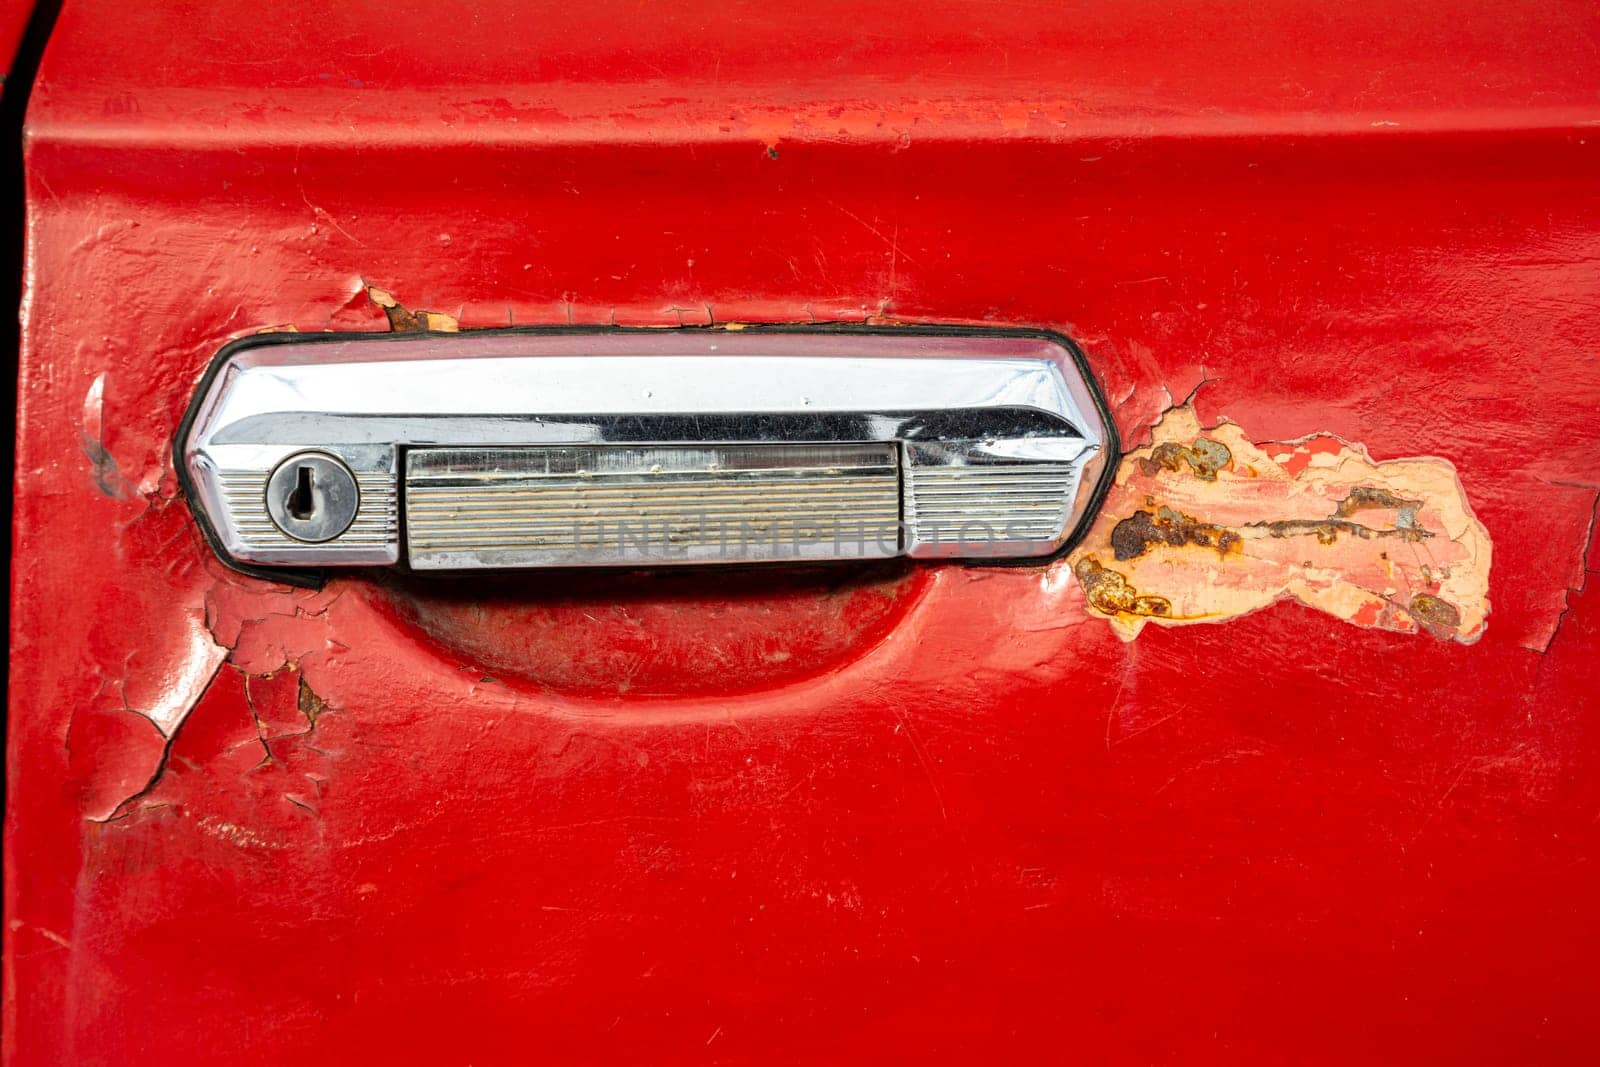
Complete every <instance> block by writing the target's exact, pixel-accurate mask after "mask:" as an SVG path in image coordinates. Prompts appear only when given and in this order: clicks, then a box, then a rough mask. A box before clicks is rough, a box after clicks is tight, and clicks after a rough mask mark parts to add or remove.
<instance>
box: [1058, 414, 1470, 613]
mask: <svg viewBox="0 0 1600 1067" xmlns="http://www.w3.org/2000/svg"><path fill="white" fill-rule="evenodd" d="M1492 557H1493V545H1492V543H1491V542H1490V539H1489V534H1488V531H1487V530H1486V529H1484V526H1483V524H1482V523H1481V522H1479V521H1478V520H1477V518H1476V516H1474V514H1473V512H1472V508H1471V505H1470V504H1469V503H1468V502H1467V498H1466V491H1465V489H1464V488H1463V487H1462V485H1461V482H1460V480H1459V479H1458V478H1457V477H1456V471H1455V468H1454V467H1453V466H1451V465H1450V464H1449V463H1448V462H1446V461H1444V460H1441V459H1426V458H1425V459H1407V460H1386V461H1383V462H1374V461H1373V460H1372V458H1371V457H1370V456H1368V455H1367V453H1366V451H1365V449H1363V448H1362V447H1361V446H1359V445H1351V444H1349V443H1347V442H1344V441H1340V440H1338V439H1336V438H1333V437H1331V436H1327V435H1318V436H1317V437H1314V438H1310V439H1308V440H1307V441H1303V442H1296V443H1292V444H1288V445H1272V444H1268V445H1265V446H1258V445H1256V444H1255V443H1254V442H1252V441H1250V440H1249V438H1248V437H1246V436H1245V434H1244V432H1243V430H1242V428H1240V427H1238V426H1235V425H1233V424H1231V423H1228V422H1223V423H1221V424H1219V425H1217V426H1214V427H1210V428H1204V427H1202V426H1201V425H1200V422H1199V419H1198V418H1197V417H1196V416H1195V413H1194V409H1193V408H1191V407H1189V406H1187V405H1185V406H1182V407H1177V408H1173V409H1172V410H1170V411H1168V412H1167V413H1166V414H1165V415H1164V416H1163V417H1162V419H1161V421H1160V422H1159V423H1158V424H1157V425H1156V427H1155V429H1154V431H1153V436H1152V443H1151V444H1149V445H1148V446H1146V447H1144V448H1140V449H1136V450H1134V451H1133V452H1131V453H1129V454H1128V455H1127V456H1126V457H1125V458H1124V459H1123V460H1122V463H1121V466H1120V467H1119V468H1118V471H1117V477H1116V484H1115V485H1114V486H1113V488H1112V490H1111V492H1110V494H1109V495H1108V496H1107V498H1106V501H1105V504H1104V506H1103V508H1102V511H1101V514H1100V515H1099V517H1098V518H1097V519H1096V521H1095V524H1094V528H1093V529H1091V530H1090V531H1089V533H1088V535H1087V536H1086V537H1085V538H1084V539H1083V542H1082V543H1081V544H1080V545H1079V546H1078V548H1077V549H1076V550H1075V551H1074V552H1073V553H1072V555H1071V556H1070V558H1069V560H1068V564H1067V565H1069V566H1071V568H1072V570H1073V573H1074V575H1075V576H1076V577H1077V579H1078V581H1079V584H1080V585H1081V586H1082V587H1083V589H1084V592H1085V595H1086V597H1087V599H1088V602H1089V605H1090V607H1091V608H1092V609H1094V610H1095V611H1096V612H1098V613H1100V614H1101V615H1103V616H1105V617H1106V618H1108V619H1109V620H1110V621H1111V623H1112V625H1113V627H1115V628H1116V630H1117V632H1118V633H1119V634H1121V635H1122V636H1124V637H1127V638H1129V639H1132V638H1133V637H1135V636H1137V635H1138V633H1139V631H1140V630H1141V629H1143V628H1144V626H1145V625H1146V624H1147V623H1149V622H1154V623H1157V624H1158V625H1164V626H1176V625H1184V624H1188V623H1194V622H1223V621H1227V620H1230V619H1234V618H1237V617H1238V616H1240V615H1243V614H1245V613H1246V612H1250V611H1257V610H1260V609H1262V608H1265V607H1268V606H1270V605H1272V604H1274V603H1276V602H1278V601H1280V600H1283V599H1289V598H1292V599H1295V600H1298V601H1300V602H1301V603H1303V604H1307V605H1310V606H1312V607H1316V608H1319V609H1321V610H1323V611H1326V612H1328V613H1330V614H1332V615H1334V616H1336V617H1338V618H1341V619H1344V620H1345V621H1347V622H1353V623H1355V624H1356V625H1360V626H1375V627H1378V628H1380V629H1385V630H1395V631H1399V632H1401V633H1413V632H1417V631H1419V630H1421V631H1425V632H1427V633H1430V634H1432V635H1433V636H1435V637H1438V638H1440V639H1442V640H1458V641H1461V642H1463V643H1465V644H1471V643H1473V642H1475V641H1477V640H1478V638H1479V637H1481V636H1482V635H1483V631H1484V628H1485V626H1486V625H1487V618H1488V614H1489V601H1488V596H1487V594H1488V589H1489V575H1490V564H1491V560H1492Z"/></svg>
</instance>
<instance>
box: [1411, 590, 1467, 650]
mask: <svg viewBox="0 0 1600 1067" xmlns="http://www.w3.org/2000/svg"><path fill="white" fill-rule="evenodd" d="M1406 610H1407V611H1409V612H1410V613H1411V617H1412V618H1413V619H1416V620H1417V623H1418V625H1420V626H1421V627H1422V628H1423V629H1424V630H1427V631H1428V632H1429V633H1430V634H1432V635H1433V636H1435V637H1438V638H1441V639H1443V640H1449V639H1450V638H1451V637H1454V636H1455V634H1456V631H1457V630H1458V629H1460V627H1461V612H1460V610H1459V609H1457V608H1456V606H1455V605H1454V604H1452V603H1450V602H1449V601H1448V600H1441V599H1439V598H1438V597H1436V596H1434V595H1433V594H1431V593H1417V594H1416V595H1414V596H1413V597H1412V598H1411V602H1410V603H1409V604H1407V605H1406Z"/></svg>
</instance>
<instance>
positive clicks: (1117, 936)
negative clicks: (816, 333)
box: [4, 0, 1600, 1067]
mask: <svg viewBox="0 0 1600 1067" xmlns="http://www.w3.org/2000/svg"><path fill="white" fill-rule="evenodd" d="M6 91H7V92H8V93H9V92H11V91H12V87H11V86H7V89H6ZM27 122H28V126H27V142H26V144H27V154H26V166H27V183H26V198H27V231H26V240H27V245H26V247H27V260H26V278H25V281H26V289H25V294H24V300H23V305H22V318H23V344H22V350H21V357H20V374H19V390H18V392H19V396H18V399H19V411H18V421H17V472H16V495H15V531H14V544H13V560H12V568H13V569H12V574H13V578H12V615H11V618H12V623H11V627H12V630H11V634H12V652H11V689H10V693H11V696H10V728H9V739H8V777H9V795H8V802H7V813H6V824H5V860H6V870H5V907H6V919H7V922H6V926H5V930H4V937H5V954H4V962H5V973H4V979H5V981H4V984H5V994H4V995H5V1002H4V1011H5V1015H4V1029H5V1036H4V1042H5V1045H4V1047H5V1059H6V1062H7V1063H8V1064H15V1065H17V1067H22V1065H32V1064H43V1063H74V1064H98V1063H105V1064H128V1063H153V1062H169V1063H173V1062H177V1063H189V1062H193V1063H201V1062H222V1061H229V1060H232V1061H239V1060H243V1061H245V1062H272V1063H277V1062H283V1063H303V1062H306V1061H307V1060H318V1061H329V1062H345V1063H350V1062H354V1063H390V1062H392V1063H464V1064H465V1063H471V1064H485V1063H506V1062H510V1063H521V1062H529V1061H552V1062H597V1061H617V1062H641V1061H644V1062H655V1061H660V1062H687V1061H713V1062H774V1061H777V1062H794V1061H812V1062H815V1061H824V1062H826V1061H840V1060H845V1061H862V1062H867V1061H883V1060H891V1061H899V1060H913V1059H914V1060H919V1061H941V1062H942V1061H958V1060H967V1061H971V1060H993V1059H1000V1058H1007V1059H1014V1058H1022V1057H1026V1058H1027V1059H1030V1060H1044V1061H1068V1060H1072V1061H1084V1060H1087V1061H1090V1062H1151V1061H1167V1060H1177V1061H1181V1062H1196V1061H1218V1062H1238V1061H1241V1060H1248V1061H1285V1060H1292V1061H1301V1062H1303V1061H1327V1062H1351V1061H1392V1062H1415V1061H1417V1060H1423V1059H1426V1060H1449V1061H1463V1060H1465V1061H1485V1062H1502V1061H1507V1060H1515V1061H1525V1060H1537V1061H1548V1062H1559V1061H1566V1060H1580V1059H1587V1058H1588V1057H1589V1056H1590V1055H1591V1054H1592V1049H1593V1048H1594V1047H1595V1043H1596V1041H1597V1040H1600V1023H1597V1021H1596V1015H1595V1012H1594V1004H1595V998H1596V995H1597V993H1600V980H1597V979H1596V977H1595V968H1594V966H1593V957H1594V955H1595V952H1596V950H1597V948H1600V938H1597V932H1600V920H1597V918H1596V908H1595V901H1596V891H1597V889H1600V884H1597V861H1600V728H1597V720H1596V714H1597V712H1600V667H1597V663H1600V599H1597V594H1596V591H1595V589H1592V588H1589V587H1588V586H1589V576H1590V573H1591V572H1592V571H1593V570H1594V569H1595V568H1596V567H1597V566H1600V548H1597V547H1596V534H1595V515H1596V501H1597V493H1600V473H1597V472H1600V464H1597V462H1596V458H1595V457H1596V453H1597V449H1600V416H1597V414H1596V409H1597V405H1600V379H1597V376H1596V373H1595V371H1596V366H1595V353H1596V352H1597V351H1600V299H1597V297H1600V260H1597V258H1596V249H1597V248H1600V195H1597V194H1600V18H1597V13H1596V11H1595V9H1594V8H1593V6H1592V5H1589V4H1583V3H1563V2H1539V3H1534V4H1527V5H1512V4H1485V3H1471V2H1459V3H1457V2H1451V3H1447V4H1444V5H1435V6H1433V7H1429V8H1403V7H1400V6H1396V5H1390V4H1382V3H1368V2H1357V3H1354V4H1344V5H1334V6H1329V5H1316V4H1305V3H1298V2H1293V0H1268V2H1263V3H1256V4H1250V5H1240V6H1238V7H1228V6H1225V5H1214V4H1199V3H1183V2H1161V3H1154V4H1147V3H1141V4H1129V3H1111V4H1050V5H1027V4H1021V5H970V4H960V3H947V2H944V0H933V2H931V3H925V4H920V5H915V6H908V5H905V4H877V3H873V4H868V5H865V6H862V5H852V4H837V3H823V4H801V5H794V4H789V5H784V4H750V3H743V2H734V3H717V4H708V3H693V4H687V5H677V6H668V7H665V8H663V7H660V6H656V5H651V4H639V3H621V4H614V3H605V2H602V3H598V4H584V5H575V6H573V5H568V6H561V5H550V4H524V3H515V2H504V0H491V2H487V3H482V4H477V5H472V6H470V7H469V6H464V5H452V4H444V3H438V2H433V0H388V2H385V3H381V4H380V3H371V2H366V0H357V2H347V3H340V4H334V3H324V2H320V0H318V2H308V3H303V4H297V5H291V6H290V7H288V8H281V9H278V8H272V7H270V6H265V7H264V6H262V5H247V4H242V3H238V2H235V0H223V2H219V3H214V4H209V5H194V4H183V3H152V4H132V5H130V4H113V3H109V2H102V0H85V2H82V3H78V2H69V3H67V4H66V5H64V8H63V10H62V11H61V13H60V16H59V18H58V20H57V22H56V24H55V27H54V31H53V34H52V36H51V38H50V40H49V43H48V46H47V49H46V51H45V53H44V56H43V59H42V62H41V64H40V68H39V72H38V76H37V79H36V80H35V82H34V84H33V86H32V89H31V100H30V102H29V110H28V120H27ZM830 323H852V324H855V325H856V326H857V327H869V328H876V327H889V326H900V325H917V324H937V325H941V326H969V327H971V326H976V327H985V328H989V329H1012V328H1015V329H1018V330H1024V331H1048V332H1049V333H1050V334H1052V335H1059V336H1062V337H1065V338H1068V339H1070V341H1071V342H1073V343H1075V344H1076V345H1077V346H1079V347H1080V348H1081V349H1082V352H1083V355H1084V359H1085V363H1086V366H1087V368H1088V372H1089V377H1090V379H1091V380H1092V382H1093V387H1094V388H1095V389H1096V390H1097V391H1098V393H1099V394H1100V395H1101V396H1102V397H1103V398H1104V401H1105V403H1106V406H1107V409H1108V412H1109V417H1110V420H1111V422H1112V424H1113V425H1114V428H1115V432H1116V435H1117V436H1118V437H1120V442H1121V448H1120V454H1119V455H1117V456H1113V457H1111V458H1112V459H1113V460H1114V461H1115V465H1114V467H1113V469H1112V472H1113V473H1112V477H1113V478H1114V483H1112V484H1109V485H1108V492H1107V495H1106V496H1105V498H1104V500H1103V501H1102V502H1100V503H1099V505H1098V507H1097V509H1096V512H1095V514H1094V515H1093V516H1092V521H1091V522H1090V524H1089V525H1088V527H1087V529H1086V533H1085V535H1084V537H1083V539H1082V540H1081V541H1080V542H1079V543H1078V544H1077V545H1076V546H1075V547H1072V548H1070V549H1069V550H1068V551H1067V552H1066V554H1064V555H1061V556H1058V557H1056V558H1054V559H1050V560H1042V561H1033V562H1027V563H1025V564H1023V565H1020V566H1009V567H993V566H978V565H972V564H970V563H967V562H963V561H938V560H932V561H929V560H906V559H887V560H881V561H870V562H861V561H856V562H849V561H845V562H833V563H827V564H818V565H816V566H812V567H794V566H785V565H777V566H764V567H751V568H746V569H727V568H715V567H713V568H703V567H679V568H663V569H629V568H622V569H616V568H600V569H585V570H570V569H556V570H528V571H500V570H496V571H486V572H483V573H481V574H476V575H472V574H460V573H457V574H450V575H444V576H439V575H432V576H430V575H427V574H424V573H422V572H420V571H416V572H413V571H408V570H407V569H406V568H403V567H402V568H398V569H396V568H389V569H385V568H377V567H374V568H366V569H362V568H357V569H353V570H349V569H347V570H339V571H337V572H330V573H329V574H328V575H327V576H326V579H325V580H324V581H323V582H322V583H321V584H320V586H319V587H307V586H306V585H296V584H290V583H289V582H287V581H284V580H280V577H279V576H275V575H273V574H271V573H268V574H266V575H261V574H256V575H250V574H244V573H240V572H239V571H238V570H235V569H232V568H230V567H229V566H227V565H226V564H225V563H224V562H222V560H221V559H219V557H218V554H217V552H216V551H214V550H213V548H212V546H211V544H210V543H209V542H208V540H207V538H206V534H205V531H204V530H203V529H202V527H201V525H200V523H199V522H198V521H197V515H196V509H195V508H194V507H193V506H191V501H190V498H189V497H187V496H186V495H185V492H184V490H183V487H182V485H181V484H180V478H179V468H180V466H181V457H175V455H174V447H173V441H174V435H175V434H176V433H177V432H178V428H179V424H180V421H181V420H182V419H183V417H184V414H185V411H186V410H187V409H188V408H189V405H190V404H191V401H192V400H193V398H194V397H195V395H196V390H197V388H199V385H200V382H201V378H202V375H203V374H204V373H205V372H206V369H207V367H208V366H210V365H211V363H212V361H213V359H214V358H215V357H216V355H217V353H218V352H219V351H220V350H221V349H222V348H223V346H224V345H225V344H227V343H229V342H230V341H235V340H238V339H241V338H249V337H254V336H256V335H258V334H260V333H261V332H262V331H269V330H270V331H294V332H296V333H298V334H302V335H308V336H309V335H313V334H320V333H322V332H324V331H333V332H337V333H356V334H360V333H378V332H402V333H418V334H420V333H428V334H439V335H441V336H442V335H445V334H451V333H452V332H453V331H458V332H459V333H460V335H461V337H462V338H466V339H468V340H470V337H468V334H470V333H471V331H474V330H479V329H486V328H491V327H493V328H505V327H512V328H515V327H524V326H527V327H533V326H568V325H572V326H595V327H612V326H617V327H660V328H673V329H677V328H683V329H684V331H685V332H684V334H682V335H680V336H684V337H690V338H694V339H695V340H694V341H693V343H694V344H710V343H716V338H718V337H723V338H728V339H729V340H730V343H731V341H732V339H735V338H738V337H739V336H741V335H750V334H752V332H754V333H755V334H756V335H758V336H759V330H758V328H759V326H761V325H763V324H800V325H807V326H809V325H813V324H830ZM628 336H631V335H628ZM708 339H709V340H708ZM445 340H446V341H451V340H458V338H445ZM735 358H737V357H735Z"/></svg>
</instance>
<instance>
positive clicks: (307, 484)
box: [289, 466, 317, 520]
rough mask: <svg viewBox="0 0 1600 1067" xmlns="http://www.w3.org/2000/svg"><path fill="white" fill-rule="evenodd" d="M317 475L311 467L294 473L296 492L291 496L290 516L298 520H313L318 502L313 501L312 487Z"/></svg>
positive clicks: (299, 469) (303, 467)
mask: <svg viewBox="0 0 1600 1067" xmlns="http://www.w3.org/2000/svg"><path fill="white" fill-rule="evenodd" d="M315 478H316V474H315V472H314V471H312V469H311V468H310V467H306V466H301V467H298V468H296V469H295V472H294V491H293V492H291V493H290V494H289V514H290V515H293V516H294V517H295V518H297V519H301V520H305V519H309V518H311V513H312V512H313V511H315V510H316V507H317V505H316V502H315V501H313V500H312V499H311V487H312V485H313V484H314V481H315Z"/></svg>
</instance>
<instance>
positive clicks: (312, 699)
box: [295, 675, 328, 728]
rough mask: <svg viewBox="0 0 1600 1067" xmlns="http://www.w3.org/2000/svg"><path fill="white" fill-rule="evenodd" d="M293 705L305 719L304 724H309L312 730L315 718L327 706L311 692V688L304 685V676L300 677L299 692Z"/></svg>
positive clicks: (315, 723)
mask: <svg viewBox="0 0 1600 1067" xmlns="http://www.w3.org/2000/svg"><path fill="white" fill-rule="evenodd" d="M295 703H296V705H297V706H298V707H299V709H300V714H302V715H304V716H305V717H306V722H308V723H310V724H311V726H312V728H315V727H316V725H317V717H318V716H320V715H321V714H322V712H323V711H324V710H325V709H326V708H327V706H328V705H327V702H326V701H324V700H323V699H322V698H321V697H319V696H317V694H316V693H314V692H313V691H312V689H311V686H309V685H307V684H306V679H305V675H301V676H300V691H299V695H298V697H297V698H296V701H295Z"/></svg>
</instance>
